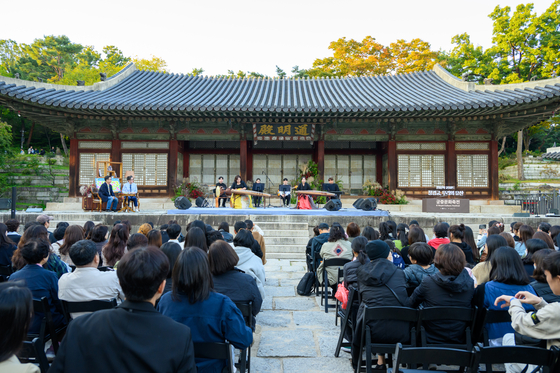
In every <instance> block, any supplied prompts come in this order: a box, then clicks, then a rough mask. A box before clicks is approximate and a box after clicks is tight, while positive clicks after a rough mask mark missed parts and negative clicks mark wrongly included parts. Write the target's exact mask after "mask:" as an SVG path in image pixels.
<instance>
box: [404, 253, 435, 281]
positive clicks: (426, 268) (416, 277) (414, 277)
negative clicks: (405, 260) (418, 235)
mask: <svg viewBox="0 0 560 373" xmlns="http://www.w3.org/2000/svg"><path fill="white" fill-rule="evenodd" d="M408 256H409V259H410V262H411V264H410V265H409V266H408V267H406V268H405V269H404V278H405V280H406V287H408V288H414V287H417V286H419V285H420V284H421V283H422V280H423V279H424V277H426V276H429V275H434V274H436V273H437V272H438V269H437V268H436V267H435V266H434V265H433V263H432V261H433V259H434V249H433V248H432V247H431V246H430V245H428V244H427V243H425V242H415V243H413V244H412V245H410V247H409V249H408Z"/></svg>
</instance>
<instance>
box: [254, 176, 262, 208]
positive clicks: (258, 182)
mask: <svg viewBox="0 0 560 373" xmlns="http://www.w3.org/2000/svg"><path fill="white" fill-rule="evenodd" d="M253 190H254V191H255V192H261V193H263V192H264V183H261V179H259V178H257V180H255V182H254V183H253ZM261 201H262V197H258V196H253V205H254V206H255V207H259V205H260V204H261Z"/></svg>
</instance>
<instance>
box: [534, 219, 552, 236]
mask: <svg viewBox="0 0 560 373" xmlns="http://www.w3.org/2000/svg"><path fill="white" fill-rule="evenodd" d="M550 228H551V225H550V224H548V223H547V222H544V221H543V222H542V223H540V224H539V226H538V227H537V232H544V233H546V234H548V235H550Z"/></svg>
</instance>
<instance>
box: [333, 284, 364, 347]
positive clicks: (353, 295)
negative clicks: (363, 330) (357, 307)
mask: <svg viewBox="0 0 560 373" xmlns="http://www.w3.org/2000/svg"><path fill="white" fill-rule="evenodd" d="M357 295H358V291H357V290H356V288H355V287H353V286H350V287H349V288H348V304H347V305H346V309H345V310H342V309H340V310H339V313H340V316H341V317H342V319H341V322H340V335H339V336H338V343H337V344H336V350H335V351H334V356H335V357H338V355H339V354H340V349H341V348H342V347H351V346H352V341H348V342H343V340H344V333H345V332H346V328H352V330H354V322H353V321H352V319H351V318H350V316H351V315H352V304H353V303H354V300H355V299H357ZM352 334H353V333H352Z"/></svg>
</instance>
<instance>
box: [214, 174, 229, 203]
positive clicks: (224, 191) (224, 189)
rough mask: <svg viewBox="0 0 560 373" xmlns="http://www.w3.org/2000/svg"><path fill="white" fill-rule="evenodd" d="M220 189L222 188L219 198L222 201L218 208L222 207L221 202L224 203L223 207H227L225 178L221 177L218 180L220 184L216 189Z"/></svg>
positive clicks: (217, 184)
mask: <svg viewBox="0 0 560 373" xmlns="http://www.w3.org/2000/svg"><path fill="white" fill-rule="evenodd" d="M217 187H219V188H220V195H219V196H218V197H219V198H220V200H219V201H218V206H219V205H220V201H221V202H222V207H226V201H227V196H226V189H227V185H226V184H224V177H223V176H220V177H219V178H218V182H217V183H216V188H217Z"/></svg>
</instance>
